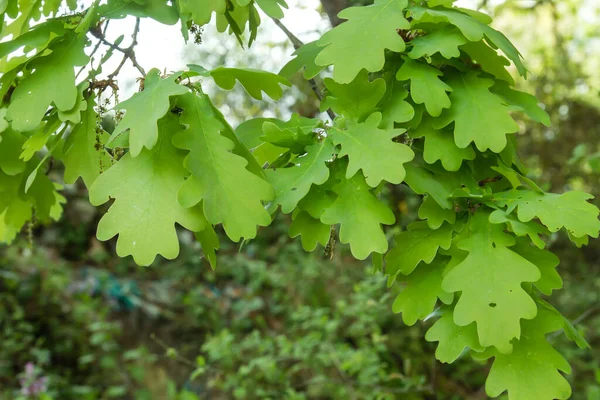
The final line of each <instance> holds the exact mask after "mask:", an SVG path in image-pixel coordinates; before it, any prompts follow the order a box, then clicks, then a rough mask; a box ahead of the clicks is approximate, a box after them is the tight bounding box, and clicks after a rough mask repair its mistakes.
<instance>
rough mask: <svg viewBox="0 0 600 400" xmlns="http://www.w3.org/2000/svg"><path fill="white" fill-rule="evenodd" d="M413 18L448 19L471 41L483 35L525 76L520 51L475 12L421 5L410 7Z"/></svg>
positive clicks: (525, 72)
mask: <svg viewBox="0 0 600 400" xmlns="http://www.w3.org/2000/svg"><path fill="white" fill-rule="evenodd" d="M409 9H410V11H411V12H412V17H413V18H414V20H416V21H419V22H423V23H427V22H434V23H435V22H445V21H448V22H449V23H451V24H452V25H454V26H456V27H457V28H458V29H460V31H461V33H462V34H463V35H464V36H465V37H466V38H467V39H468V40H470V41H471V42H479V41H480V40H482V39H483V38H484V37H485V38H486V39H487V40H488V41H490V42H491V43H493V44H494V45H495V46H496V47H497V48H500V49H501V50H502V51H503V52H504V54H506V56H507V57H508V58H510V59H511V60H512V62H513V63H514V64H515V66H516V67H517V70H518V71H519V73H520V74H521V76H523V77H525V78H527V69H526V68H525V66H524V65H523V62H522V60H521V58H522V57H521V53H519V51H518V50H517V49H516V48H515V46H513V44H512V43H511V42H510V41H509V40H508V39H507V38H506V36H504V35H503V34H502V33H500V32H498V31H497V30H495V29H493V28H491V27H489V26H487V25H486V23H485V22H487V21H489V17H487V16H486V17H487V18H488V19H486V21H485V22H484V21H480V20H479V19H478V18H477V17H475V15H476V14H473V13H470V12H469V13H467V12H465V10H460V9H456V8H453V9H427V8H423V7H410V8H409Z"/></svg>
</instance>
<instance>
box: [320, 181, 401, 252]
mask: <svg viewBox="0 0 600 400" xmlns="http://www.w3.org/2000/svg"><path fill="white" fill-rule="evenodd" d="M334 191H335V193H336V194H337V195H338V197H337V199H336V200H335V201H334V202H333V204H332V205H331V206H330V207H329V208H327V209H326V210H325V212H323V214H322V215H321V222H323V223H324V224H327V225H334V224H340V242H341V243H350V251H351V252H352V255H353V256H354V257H355V258H357V259H359V260H364V259H365V258H367V257H368V256H369V254H371V253H372V252H377V253H382V254H383V253H385V252H386V251H387V249H388V242H387V239H386V237H385V233H384V232H383V230H382V228H381V224H385V225H392V224H393V223H394V222H395V221H396V217H395V216H394V213H393V212H392V210H390V209H389V207H387V206H386V205H385V204H384V203H382V202H380V201H379V200H378V199H377V197H375V195H373V193H371V191H370V188H369V186H367V184H366V182H365V179H364V177H363V176H362V174H355V175H354V176H353V177H352V178H350V179H343V180H342V181H341V182H340V183H338V184H337V185H335V186H334Z"/></svg>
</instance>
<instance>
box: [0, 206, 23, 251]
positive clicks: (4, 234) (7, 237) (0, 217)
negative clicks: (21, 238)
mask: <svg viewBox="0 0 600 400" xmlns="http://www.w3.org/2000/svg"><path fill="white" fill-rule="evenodd" d="M5 217H6V210H4V211H2V212H0V243H6V244H10V243H11V242H12V241H13V240H14V239H15V237H17V233H19V230H20V228H19V227H15V226H12V225H10V224H9V223H8V222H6V221H5Z"/></svg>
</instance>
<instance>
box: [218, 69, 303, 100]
mask: <svg viewBox="0 0 600 400" xmlns="http://www.w3.org/2000/svg"><path fill="white" fill-rule="evenodd" d="M210 75H211V76H212V77H213V79H214V80H215V83H216V84H217V85H219V87H221V88H222V89H225V90H231V89H233V87H234V86H235V81H236V80H237V81H238V82H239V83H240V84H241V85H242V86H243V87H244V89H245V90H246V92H247V93H248V94H249V95H250V96H252V97H253V98H255V99H256V100H262V92H265V93H266V94H267V96H269V97H270V98H272V99H273V100H278V99H280V98H281V96H283V90H282V89H281V86H280V85H284V86H291V85H292V84H291V83H290V82H289V81H288V80H287V79H285V78H284V77H282V76H280V75H277V74H273V73H271V72H266V71H261V70H259V69H250V68H225V67H218V68H215V69H213V70H212V71H210Z"/></svg>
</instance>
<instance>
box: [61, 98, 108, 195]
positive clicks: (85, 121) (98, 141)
mask: <svg viewBox="0 0 600 400" xmlns="http://www.w3.org/2000/svg"><path fill="white" fill-rule="evenodd" d="M86 104H87V106H86V107H87V109H86V111H84V112H83V113H82V115H83V117H82V120H81V123H79V124H78V125H75V126H74V127H73V131H72V132H71V134H70V136H69V137H68V138H67V141H66V143H65V153H64V156H63V159H62V161H63V163H64V164H65V178H64V179H65V182H66V183H69V184H70V183H75V181H76V180H77V178H78V177H81V178H82V179H83V182H84V183H85V186H86V187H88V188H90V187H91V186H92V183H94V181H95V180H96V178H97V177H98V176H99V175H100V173H101V172H102V171H103V170H104V169H105V168H108V167H109V166H110V162H111V161H110V157H109V155H108V153H106V151H105V150H104V149H103V146H102V144H103V142H104V141H106V140H107V137H106V136H107V134H106V133H105V132H104V131H102V132H101V133H98V132H97V131H96V123H97V121H96V118H97V114H96V111H95V110H94V107H95V106H96V102H95V100H94V97H93V96H92V97H90V98H89V99H88V100H87V103H86Z"/></svg>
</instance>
